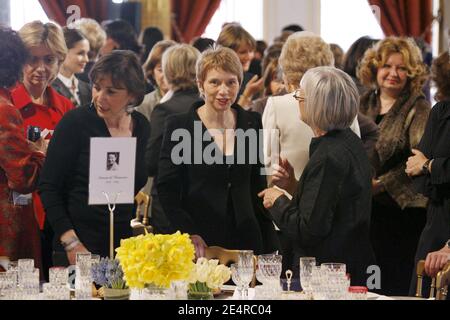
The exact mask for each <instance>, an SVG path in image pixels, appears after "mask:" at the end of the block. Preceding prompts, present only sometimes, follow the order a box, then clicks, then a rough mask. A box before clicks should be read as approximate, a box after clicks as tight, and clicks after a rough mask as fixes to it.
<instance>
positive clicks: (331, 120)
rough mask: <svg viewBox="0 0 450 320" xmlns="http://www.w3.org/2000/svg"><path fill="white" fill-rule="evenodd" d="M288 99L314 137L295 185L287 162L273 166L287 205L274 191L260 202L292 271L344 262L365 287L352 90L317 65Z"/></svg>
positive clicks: (344, 79) (366, 174)
mask: <svg viewBox="0 0 450 320" xmlns="http://www.w3.org/2000/svg"><path fill="white" fill-rule="evenodd" d="M294 97H295V98H296V99H297V100H298V101H299V108H300V114H301V118H302V120H303V121H304V122H305V123H306V124H307V125H309V126H310V127H311V129H312V130H313V132H314V135H315V138H313V140H312V141H311V145H310V148H309V149H310V151H309V152H310V160H309V162H308V164H307V165H306V167H305V170H304V171H303V174H302V177H301V179H300V182H299V183H298V184H297V181H296V180H295V174H294V169H293V168H292V166H291V165H290V164H289V162H288V161H287V160H282V161H281V167H278V168H275V172H274V180H273V181H274V183H275V184H276V185H277V186H279V187H281V188H283V189H285V190H287V191H288V192H289V193H290V194H294V195H295V196H294V198H293V200H292V201H290V200H289V199H288V198H287V197H286V196H285V195H284V193H283V192H281V191H279V190H278V189H275V188H270V189H267V190H265V191H263V192H261V193H260V197H262V198H263V199H264V200H263V202H264V206H265V207H266V208H268V209H269V211H270V213H271V214H272V216H273V218H274V220H275V222H276V224H277V226H278V227H279V228H280V229H281V232H282V233H283V234H286V236H287V237H288V238H289V239H290V240H291V241H292V243H293V246H294V255H295V257H294V259H293V261H295V262H294V263H295V266H293V269H292V270H295V271H297V270H298V261H299V259H298V258H299V257H302V256H309V257H316V259H317V261H318V262H319V263H327V262H340V263H345V264H346V266H347V272H348V273H350V275H351V280H352V284H353V285H363V286H366V280H367V278H368V275H367V273H366V271H367V267H369V266H370V265H372V264H374V263H375V257H374V253H373V250H372V246H371V244H370V238H369V230H370V206H371V168H370V164H369V159H368V157H367V155H366V152H365V151H364V147H363V144H362V142H361V139H359V138H358V136H357V135H356V134H354V133H353V132H352V131H351V130H350V125H351V123H352V122H353V120H354V119H355V117H356V114H357V112H358V97H359V95H358V91H357V89H356V86H355V84H354V82H353V80H352V79H351V78H350V76H348V75H347V74H345V73H344V72H343V71H341V70H338V69H335V68H332V67H319V68H314V69H311V70H309V71H308V72H307V73H306V74H305V75H304V77H303V79H302V81H301V83H300V89H298V90H297V91H296V92H295V95H294ZM299 121H300V119H299ZM280 178H283V179H281V180H280ZM281 182H283V183H281Z"/></svg>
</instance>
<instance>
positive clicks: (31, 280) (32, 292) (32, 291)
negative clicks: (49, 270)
mask: <svg viewBox="0 0 450 320" xmlns="http://www.w3.org/2000/svg"><path fill="white" fill-rule="evenodd" d="M19 287H20V289H22V291H23V295H24V299H32V300H34V299H36V298H37V297H38V296H39V269H34V270H33V271H32V272H23V271H22V273H21V275H20V278H19Z"/></svg>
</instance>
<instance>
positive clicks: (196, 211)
mask: <svg viewBox="0 0 450 320" xmlns="http://www.w3.org/2000/svg"><path fill="white" fill-rule="evenodd" d="M203 104H204V103H203V102H199V103H196V104H194V105H193V107H192V108H191V110H190V111H189V112H188V113H185V114H181V115H174V116H172V117H170V118H169V119H168V120H167V123H166V130H165V133H164V139H163V145H162V148H161V157H160V161H159V170H158V184H157V189H158V194H159V198H160V201H161V204H162V207H163V209H164V212H165V213H166V215H167V217H168V219H169V220H170V222H171V224H172V226H173V227H174V228H175V229H177V230H180V231H182V232H187V233H189V234H196V235H200V236H201V237H202V238H203V239H204V240H205V242H206V243H207V245H209V246H222V247H226V248H230V249H249V250H254V251H255V253H258V254H260V253H263V252H265V253H268V252H273V251H275V250H277V249H278V241H277V236H276V234H275V229H274V226H273V224H272V222H271V218H270V215H269V214H268V212H266V211H265V210H264V208H262V204H261V201H260V200H259V199H258V198H257V194H258V192H260V191H262V190H263V189H264V188H265V185H266V184H265V176H263V175H261V172H260V169H261V167H262V165H261V164H260V162H259V161H256V162H255V163H256V164H251V162H250V161H249V159H248V156H249V153H250V152H253V151H254V153H253V154H252V155H253V156H254V158H255V159H256V158H257V156H258V151H259V152H262V150H258V149H256V148H257V147H258V146H259V144H258V143H257V144H256V145H249V141H248V140H247V141H246V143H245V146H244V148H239V152H243V151H244V149H245V154H246V156H247V157H246V159H245V161H244V163H245V164H232V165H228V164H226V163H224V164H210V165H208V164H206V163H204V162H203V161H202V163H201V164H195V162H194V157H195V154H194V153H195V150H196V148H199V147H200V151H202V152H203V151H205V148H206V147H207V146H208V145H210V144H211V142H202V140H201V137H198V136H195V134H194V128H195V125H194V122H196V123H197V128H201V130H200V133H201V135H202V136H203V135H204V134H205V132H206V134H207V135H208V136H209V134H208V133H207V129H206V128H205V126H204V125H203V124H202V122H201V120H200V118H199V116H198V114H197V109H198V108H199V107H200V106H201V105H203ZM233 109H234V110H235V111H236V112H237V123H236V128H237V129H243V130H244V131H245V130H247V129H254V130H256V132H258V130H259V129H261V128H262V123H261V118H260V116H259V115H258V114H257V113H254V112H248V111H245V110H243V109H242V108H241V107H239V106H237V105H234V106H233ZM199 126H200V127H199ZM177 129H185V132H186V133H189V135H190V137H191V139H190V141H188V143H187V146H188V147H189V148H190V149H191V151H192V152H191V154H190V155H189V156H187V157H188V158H189V160H190V161H191V162H190V163H192V164H185V163H183V164H180V165H176V164H175V163H174V162H173V161H172V157H171V156H172V155H171V154H172V151H173V150H174V148H175V147H176V145H177V144H178V142H174V141H171V137H172V133H173V132H174V131H175V130H177ZM209 137H210V136H209ZM211 141H212V140H211ZM253 147H256V148H255V149H253ZM237 148H238V147H237V143H236V144H235V152H234V155H235V156H236V153H237V151H236V150H237ZM216 152H219V153H218V155H219V157H220V156H222V157H223V155H222V153H221V152H220V150H217V149H216ZM197 156H198V154H197ZM224 158H225V157H223V158H222V159H224ZM259 159H262V157H260V158H259ZM259 159H257V160H259ZM235 163H236V162H235Z"/></svg>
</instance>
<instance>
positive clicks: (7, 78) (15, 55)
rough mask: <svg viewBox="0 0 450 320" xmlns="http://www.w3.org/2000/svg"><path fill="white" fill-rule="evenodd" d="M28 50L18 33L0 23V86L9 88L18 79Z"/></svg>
mask: <svg viewBox="0 0 450 320" xmlns="http://www.w3.org/2000/svg"><path fill="white" fill-rule="evenodd" d="M27 59H28V50H27V49H26V47H25V45H24V44H23V42H22V40H21V39H20V36H19V34H18V33H17V32H16V31H14V30H12V29H11V28H8V27H5V26H1V25H0V87H1V88H10V87H12V86H13V85H14V84H15V83H16V82H18V81H19V80H20V76H21V73H22V68H23V66H24V65H25V63H26V61H27Z"/></svg>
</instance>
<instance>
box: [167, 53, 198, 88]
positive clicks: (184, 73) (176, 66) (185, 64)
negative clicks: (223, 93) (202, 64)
mask: <svg viewBox="0 0 450 320" xmlns="http://www.w3.org/2000/svg"><path fill="white" fill-rule="evenodd" d="M199 58H200V51H198V50H197V49H196V48H194V47H193V46H191V45H188V44H178V45H175V46H172V47H170V48H169V49H167V50H166V51H165V52H164V54H163V56H162V61H161V64H162V69H163V73H164V77H165V78H166V80H167V83H168V84H170V85H171V86H172V89H173V90H174V91H177V90H186V89H190V88H195V87H196V86H197V81H196V69H195V67H196V64H197V60H198V59H199Z"/></svg>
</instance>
